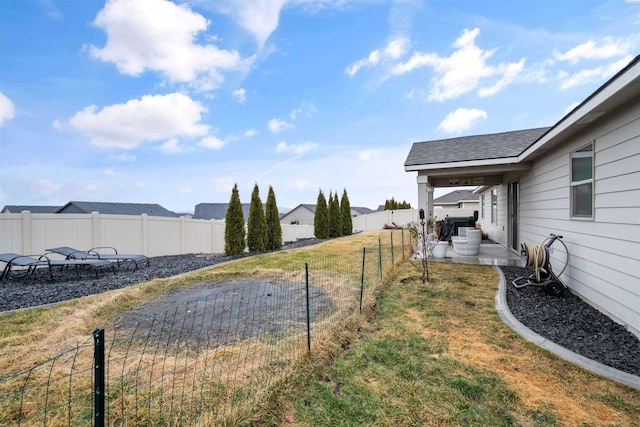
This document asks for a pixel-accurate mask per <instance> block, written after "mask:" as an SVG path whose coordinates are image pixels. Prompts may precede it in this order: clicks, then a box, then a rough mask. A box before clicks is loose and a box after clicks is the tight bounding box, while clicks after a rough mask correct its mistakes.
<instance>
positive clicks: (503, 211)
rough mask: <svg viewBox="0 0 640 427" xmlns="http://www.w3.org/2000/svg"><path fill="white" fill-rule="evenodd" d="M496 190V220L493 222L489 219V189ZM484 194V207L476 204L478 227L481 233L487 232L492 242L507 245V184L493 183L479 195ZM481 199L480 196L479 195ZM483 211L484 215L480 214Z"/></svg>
mask: <svg viewBox="0 0 640 427" xmlns="http://www.w3.org/2000/svg"><path fill="white" fill-rule="evenodd" d="M494 188H495V189H496V190H497V191H498V209H497V212H496V213H497V215H496V218H497V220H496V221H495V222H493V221H492V219H491V203H492V202H491V191H492V190H493V189H494ZM482 195H484V209H482V206H480V204H478V209H477V210H478V223H479V224H480V228H481V229H482V232H483V233H487V234H488V235H489V238H491V240H493V241H494V242H497V243H500V244H501V245H504V246H508V245H507V238H508V234H507V231H508V226H507V217H508V205H507V186H506V185H495V186H493V187H490V188H489V189H487V190H486V191H484V192H482V193H481V196H482ZM481 201H482V197H481ZM483 213H484V216H483V215H482V214H483Z"/></svg>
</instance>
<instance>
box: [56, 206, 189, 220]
mask: <svg viewBox="0 0 640 427" xmlns="http://www.w3.org/2000/svg"><path fill="white" fill-rule="evenodd" d="M91 212H99V213H101V214H110V215H142V214H147V215H149V216H163V217H172V218H173V217H177V216H178V214H176V213H175V212H172V211H170V210H168V209H165V208H164V207H162V206H160V205H158V204H154V203H113V202H69V203H67V204H66V205H64V206H63V207H61V208H60V209H58V211H57V212H56V213H91Z"/></svg>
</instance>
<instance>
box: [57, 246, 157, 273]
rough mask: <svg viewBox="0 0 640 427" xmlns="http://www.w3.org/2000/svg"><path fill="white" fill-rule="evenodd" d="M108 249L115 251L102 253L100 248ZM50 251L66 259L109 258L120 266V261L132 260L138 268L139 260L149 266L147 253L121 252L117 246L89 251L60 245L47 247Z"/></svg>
mask: <svg viewBox="0 0 640 427" xmlns="http://www.w3.org/2000/svg"><path fill="white" fill-rule="evenodd" d="M104 249H108V250H110V251H113V253H108V254H105V253H100V252H98V250H104ZM47 251H49V252H54V253H57V254H60V255H63V256H64V257H66V259H87V260H91V259H94V260H95V259H100V260H108V261H116V262H117V263H118V266H120V261H131V262H132V263H133V264H134V265H135V267H136V269H137V268H138V263H139V262H146V263H147V267H149V259H148V258H147V257H146V256H145V255H140V254H119V253H118V251H117V250H116V248H113V247H110V246H103V247H96V248H91V249H89V250H88V251H81V250H78V249H74V248H70V247H69V246H60V247H58V248H51V249H47Z"/></svg>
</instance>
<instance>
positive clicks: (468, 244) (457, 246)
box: [453, 230, 482, 256]
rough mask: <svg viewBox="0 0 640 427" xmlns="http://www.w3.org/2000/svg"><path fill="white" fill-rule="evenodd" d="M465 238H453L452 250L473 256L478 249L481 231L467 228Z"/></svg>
mask: <svg viewBox="0 0 640 427" xmlns="http://www.w3.org/2000/svg"><path fill="white" fill-rule="evenodd" d="M466 234H467V237H466V238H461V237H459V238H456V239H454V240H453V250H454V251H455V252H456V253H457V254H458V255H463V256H475V255H478V252H479V251H480V243H481V242H482V233H481V232H480V230H467V232H466Z"/></svg>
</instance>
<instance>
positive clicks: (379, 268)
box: [378, 238, 382, 279]
mask: <svg viewBox="0 0 640 427" xmlns="http://www.w3.org/2000/svg"><path fill="white" fill-rule="evenodd" d="M378 276H380V279H382V240H380V238H378Z"/></svg>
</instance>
